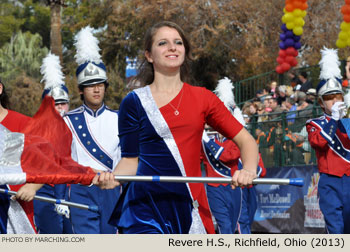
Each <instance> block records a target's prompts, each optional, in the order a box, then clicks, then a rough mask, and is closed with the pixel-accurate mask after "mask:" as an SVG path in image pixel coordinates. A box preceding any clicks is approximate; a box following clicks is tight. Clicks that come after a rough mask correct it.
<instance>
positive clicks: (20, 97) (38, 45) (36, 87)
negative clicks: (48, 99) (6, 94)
mask: <svg viewBox="0 0 350 252" xmlns="http://www.w3.org/2000/svg"><path fill="white" fill-rule="evenodd" d="M47 53H48V49H47V48H46V47H43V46H42V38H41V36H40V35H39V34H34V35H33V34H31V33H29V32H26V33H22V32H21V31H20V32H18V33H17V34H16V35H15V36H13V37H12V38H11V41H10V42H9V43H6V44H5V45H4V46H3V47H2V48H1V49H0V72H1V77H2V79H3V81H4V82H5V83H6V86H7V87H8V88H9V89H10V90H11V94H12V97H11V103H12V108H13V109H15V110H16V111H19V112H22V113H25V114H27V115H33V114H34V113H35V112H36V110H37V108H38V106H39V104H40V100H41V93H42V85H41V84H40V81H39V79H40V66H41V62H42V59H43V57H45V55H46V54H47Z"/></svg>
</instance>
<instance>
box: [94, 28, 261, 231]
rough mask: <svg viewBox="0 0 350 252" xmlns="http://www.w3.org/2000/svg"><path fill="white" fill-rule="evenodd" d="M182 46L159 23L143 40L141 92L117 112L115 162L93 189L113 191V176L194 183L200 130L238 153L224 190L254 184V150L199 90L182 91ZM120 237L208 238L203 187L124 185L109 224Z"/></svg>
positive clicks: (178, 36) (186, 47) (186, 48)
mask: <svg viewBox="0 0 350 252" xmlns="http://www.w3.org/2000/svg"><path fill="white" fill-rule="evenodd" d="M190 48H191V46H190V44H189V41H188V39H187V38H186V37H185V35H184V32H183V31H182V29H181V28H180V27H179V26H178V25H177V24H175V23H172V22H167V21H164V22H160V23H157V24H155V25H154V26H153V27H151V28H150V29H149V30H148V31H147V32H146V35H145V59H144V61H143V63H142V64H141V67H140V72H139V74H138V75H137V76H136V80H137V81H140V82H141V84H142V85H145V87H142V88H139V89H135V90H134V91H132V92H130V93H129V94H128V95H127V96H126V97H125V98H124V99H123V101H122V103H121V106H120V112H119V113H120V121H119V131H120V139H121V149H122V159H121V161H120V162H119V164H118V165H117V167H116V169H115V171H114V173H102V174H100V175H97V176H96V177H95V178H94V180H93V182H94V183H95V184H97V185H99V186H100V187H101V188H106V189H108V188H114V187H115V186H118V185H119V184H120V183H119V181H115V180H114V175H135V174H137V175H157V176H158V175H167V176H190V177H191V176H201V169H200V163H199V158H200V151H201V138H202V134H203V130H204V124H205V123H208V124H209V125H210V126H212V127H213V128H214V129H215V130H217V131H219V132H221V133H222V134H223V135H224V136H226V137H227V138H229V139H233V140H234V141H235V142H236V143H237V145H238V146H239V148H240V150H241V157H242V161H243V169H242V170H240V171H237V172H236V173H235V174H234V175H233V177H232V186H233V187H238V186H247V185H250V184H251V183H252V181H253V179H254V178H256V167H257V164H258V147H257V145H256V143H255V140H254V138H253V137H252V136H251V135H250V134H249V133H248V131H247V130H245V129H244V128H243V126H242V125H241V124H240V123H239V122H238V121H237V120H236V119H235V118H234V117H233V116H232V115H231V113H230V112H229V111H228V110H227V109H226V107H225V105H224V104H223V103H222V102H221V101H220V100H219V99H218V98H217V96H216V95H214V94H213V93H212V92H210V91H209V90H207V89H205V88H201V87H194V86H191V85H189V84H187V83H186V82H185V81H186V80H187V79H188V77H189V76H188V71H187V70H188V63H189V60H190ZM112 220H113V223H114V224H116V225H117V226H118V231H119V232H120V233H129V234H130V233H158V234H170V233H172V234H176V233H214V232H215V230H214V225H213V222H212V218H211V213H210V209H209V206H208V202H207V197H206V193H205V187H204V185H203V184H198V183H157V182H154V183H148V182H129V183H128V185H127V186H126V188H125V190H124V191H123V194H122V196H121V197H120V199H119V201H118V204H117V205H116V208H115V211H114V214H113V216H112Z"/></svg>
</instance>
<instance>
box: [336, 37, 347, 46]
mask: <svg viewBox="0 0 350 252" xmlns="http://www.w3.org/2000/svg"><path fill="white" fill-rule="evenodd" d="M335 45H336V46H337V47H338V48H344V47H346V45H347V43H346V40H340V39H338V40H337V42H336V43H335Z"/></svg>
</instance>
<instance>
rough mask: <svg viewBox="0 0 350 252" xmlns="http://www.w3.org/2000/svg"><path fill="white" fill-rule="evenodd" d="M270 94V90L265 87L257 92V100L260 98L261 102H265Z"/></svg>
mask: <svg viewBox="0 0 350 252" xmlns="http://www.w3.org/2000/svg"><path fill="white" fill-rule="evenodd" d="M269 94H270V88H269V87H264V88H262V89H260V90H258V91H257V93H256V98H258V99H259V100H260V101H261V102H264V100H265V98H266V96H268V95H269Z"/></svg>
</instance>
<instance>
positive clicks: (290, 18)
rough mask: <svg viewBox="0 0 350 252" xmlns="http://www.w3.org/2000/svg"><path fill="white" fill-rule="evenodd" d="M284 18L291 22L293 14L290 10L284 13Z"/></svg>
mask: <svg viewBox="0 0 350 252" xmlns="http://www.w3.org/2000/svg"><path fill="white" fill-rule="evenodd" d="M284 19H285V21H286V23H289V22H292V21H293V20H294V16H293V14H292V13H291V12H287V13H286V14H284Z"/></svg>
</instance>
